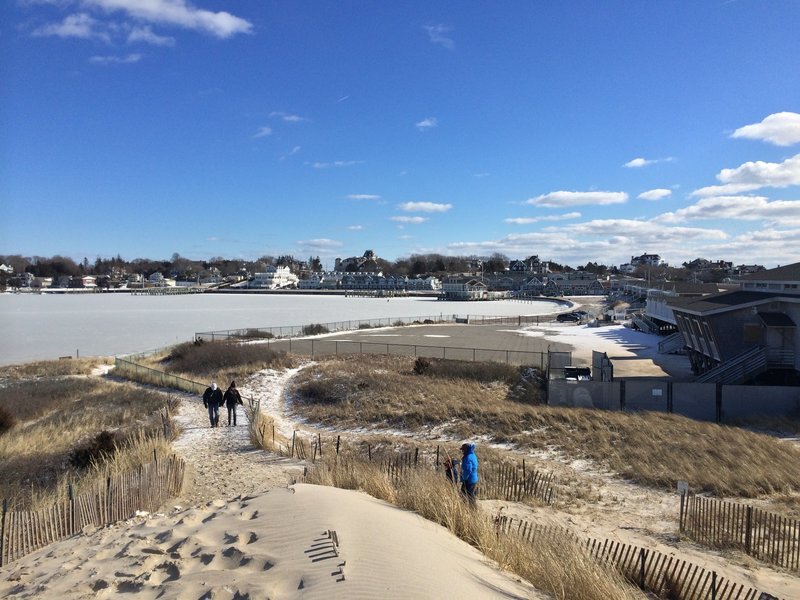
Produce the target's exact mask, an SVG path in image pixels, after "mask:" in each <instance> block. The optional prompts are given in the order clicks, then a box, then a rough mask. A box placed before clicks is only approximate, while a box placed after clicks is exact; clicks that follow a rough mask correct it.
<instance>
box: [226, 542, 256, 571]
mask: <svg viewBox="0 0 800 600" xmlns="http://www.w3.org/2000/svg"><path fill="white" fill-rule="evenodd" d="M222 556H224V557H225V558H226V559H227V560H228V563H229V566H228V568H229V569H230V568H233V569H235V568H238V567H244V566H245V565H247V564H249V563H250V561H252V560H253V558H252V557H251V556H247V555H246V554H245V553H244V552H242V551H241V550H239V549H238V548H237V547H236V546H231V547H230V548H226V549H225V550H223V551H222Z"/></svg>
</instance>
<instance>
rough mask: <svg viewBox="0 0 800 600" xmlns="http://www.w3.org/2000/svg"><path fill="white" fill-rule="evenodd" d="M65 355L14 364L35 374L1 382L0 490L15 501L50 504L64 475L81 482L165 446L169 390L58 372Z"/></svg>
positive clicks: (61, 489) (59, 490)
mask: <svg viewBox="0 0 800 600" xmlns="http://www.w3.org/2000/svg"><path fill="white" fill-rule="evenodd" d="M64 362H70V361H56V362H55V363H54V364H47V363H38V364H37V365H36V366H35V367H34V366H30V367H28V368H26V369H20V368H18V367H14V368H13V369H12V370H13V372H14V373H15V374H19V373H20V372H27V373H33V374H35V378H33V379H23V378H20V377H21V376H19V375H15V376H14V377H13V378H6V381H5V385H4V386H3V387H2V388H0V411H2V413H4V414H6V415H10V417H11V418H10V421H11V426H10V427H8V428H7V429H6V430H5V431H0V471H1V472H2V473H3V477H2V479H1V480H0V497H5V498H10V499H12V500H13V504H14V505H15V506H17V507H22V506H25V507H36V506H40V505H45V504H48V503H50V502H52V501H53V500H54V499H55V498H56V497H57V496H59V495H62V494H64V493H65V491H66V484H67V483H68V482H71V483H73V484H74V485H75V486H76V488H77V489H80V487H81V485H82V484H83V483H84V482H91V481H94V480H95V478H96V477H97V476H99V475H104V474H105V473H109V472H118V471H119V470H124V469H126V468H130V466H131V465H138V464H141V463H142V462H146V460H147V459H146V458H145V459H144V460H143V459H142V458H143V457H148V456H152V452H153V449H158V450H160V451H161V452H162V454H163V453H166V452H167V451H168V442H167V441H164V440H163V439H162V440H159V436H158V435H157V433H159V432H160V426H161V421H160V417H158V416H157V413H158V411H159V410H160V409H162V408H163V407H164V406H165V404H169V403H170V400H169V398H168V397H167V396H166V395H164V394H161V393H158V392H156V391H152V390H144V389H141V388H139V387H137V386H134V385H132V384H130V383H119V382H114V381H109V380H105V379H99V378H86V377H83V376H75V375H74V370H73V371H72V372H71V373H68V375H67V376H63V375H62V374H63V373H64V370H63V369H62V368H61V367H62V363H64ZM75 366H77V365H75V363H73V367H75ZM78 370H79V371H81V372H83V371H84V370H85V369H84V366H80V368H79V369H78ZM5 371H6V370H4V372H5ZM53 373H58V375H52V374H53Z"/></svg>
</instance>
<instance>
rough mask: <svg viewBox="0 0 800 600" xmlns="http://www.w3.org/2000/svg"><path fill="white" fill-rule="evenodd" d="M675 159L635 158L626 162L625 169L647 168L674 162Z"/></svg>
mask: <svg viewBox="0 0 800 600" xmlns="http://www.w3.org/2000/svg"><path fill="white" fill-rule="evenodd" d="M673 160H674V159H673V158H672V157H671V156H669V157H667V158H649V159H648V158H634V159H633V160H629V161H628V162H626V163H625V164H624V165H622V166H623V167H627V168H629V169H638V168H640V167H646V166H648V165H654V164H656V163H661V162H672V161H673Z"/></svg>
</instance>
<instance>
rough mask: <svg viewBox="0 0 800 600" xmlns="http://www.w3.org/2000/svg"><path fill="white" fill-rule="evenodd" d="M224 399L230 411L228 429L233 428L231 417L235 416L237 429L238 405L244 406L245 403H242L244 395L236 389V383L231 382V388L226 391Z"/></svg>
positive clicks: (234, 422)
mask: <svg viewBox="0 0 800 600" xmlns="http://www.w3.org/2000/svg"><path fill="white" fill-rule="evenodd" d="M223 399H224V400H225V407H226V408H227V409H228V427H230V426H231V415H233V426H234V427H236V405H237V404H244V402H242V395H241V394H240V393H239V390H237V389H236V382H235V381H231V384H230V386H228V389H227V390H225V395H224V396H223Z"/></svg>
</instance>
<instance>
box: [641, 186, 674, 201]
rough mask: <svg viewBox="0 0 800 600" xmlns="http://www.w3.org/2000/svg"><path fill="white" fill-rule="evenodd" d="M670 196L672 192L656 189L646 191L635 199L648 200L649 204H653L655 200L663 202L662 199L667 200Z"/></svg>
mask: <svg viewBox="0 0 800 600" xmlns="http://www.w3.org/2000/svg"><path fill="white" fill-rule="evenodd" d="M671 195H672V190H667V189H664V188H656V189H654V190H647V191H646V192H642V193H641V194H639V195H638V196H636V197H637V198H639V199H640V200H650V201H651V202H655V201H657V200H663V199H664V198H668V197H670V196H671Z"/></svg>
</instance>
